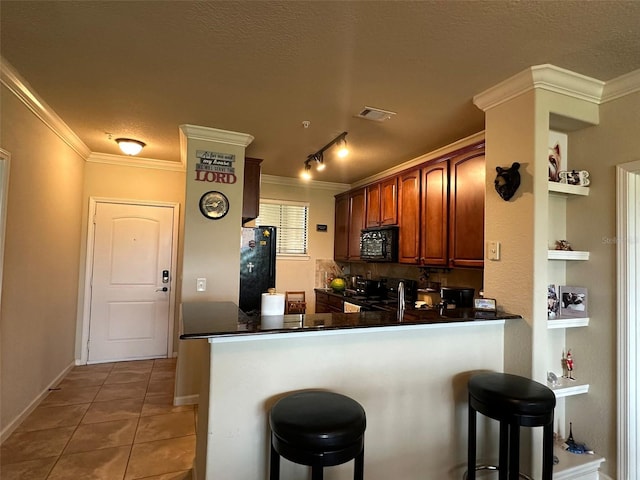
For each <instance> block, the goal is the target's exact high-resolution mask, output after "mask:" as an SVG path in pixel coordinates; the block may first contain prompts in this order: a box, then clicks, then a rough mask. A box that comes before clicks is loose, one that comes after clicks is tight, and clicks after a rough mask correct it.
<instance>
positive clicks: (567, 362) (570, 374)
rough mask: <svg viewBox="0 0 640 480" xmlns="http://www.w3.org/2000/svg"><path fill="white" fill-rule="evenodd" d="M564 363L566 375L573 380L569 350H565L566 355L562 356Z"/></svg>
mask: <svg viewBox="0 0 640 480" xmlns="http://www.w3.org/2000/svg"><path fill="white" fill-rule="evenodd" d="M564 364H565V367H566V368H567V376H566V378H568V379H569V380H575V378H573V357H572V356H571V350H567V355H566V357H564Z"/></svg>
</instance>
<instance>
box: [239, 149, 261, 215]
mask: <svg viewBox="0 0 640 480" xmlns="http://www.w3.org/2000/svg"><path fill="white" fill-rule="evenodd" d="M261 163H262V160H261V159H259V158H249V157H247V158H245V159H244V190H243V192H242V224H243V225H244V224H245V223H247V222H248V221H250V220H253V219H255V218H257V217H258V214H259V213H260V174H261V170H262V167H261V165H260V164H261Z"/></svg>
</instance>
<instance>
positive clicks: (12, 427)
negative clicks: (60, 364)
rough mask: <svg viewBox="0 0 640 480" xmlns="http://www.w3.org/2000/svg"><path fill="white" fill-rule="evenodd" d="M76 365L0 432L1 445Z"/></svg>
mask: <svg viewBox="0 0 640 480" xmlns="http://www.w3.org/2000/svg"><path fill="white" fill-rule="evenodd" d="M75 365H76V362H75V361H73V362H71V363H70V364H69V365H68V366H67V367H66V368H65V369H64V370H63V371H62V372H61V373H60V374H59V375H58V376H57V377H56V378H55V379H54V380H53V381H52V382H51V383H50V384H49V385H47V386H46V387H45V389H44V390H43V391H42V392H40V394H39V395H38V396H37V397H36V398H34V399H33V401H32V402H31V403H30V404H29V405H27V408H25V409H24V410H23V411H22V412H21V413H20V414H19V415H18V416H17V417H16V418H14V419H13V420H12V421H11V422H9V424H8V425H7V426H6V427H5V428H4V429H3V430H2V432H0V443H4V441H5V440H6V439H7V438H9V437H10V436H11V434H12V433H13V432H14V431H15V430H16V428H18V427H19V426H20V424H21V423H22V422H24V421H25V419H26V418H27V417H28V416H29V415H30V414H31V412H33V411H34V410H35V409H36V408H37V407H38V405H40V402H42V400H44V397H46V396H47V395H48V394H49V389H50V388H52V387H55V386H56V385H57V384H58V383H59V382H60V381H61V380H62V379H63V378H64V377H66V376H67V373H69V371H71V369H72V368H73V367H75Z"/></svg>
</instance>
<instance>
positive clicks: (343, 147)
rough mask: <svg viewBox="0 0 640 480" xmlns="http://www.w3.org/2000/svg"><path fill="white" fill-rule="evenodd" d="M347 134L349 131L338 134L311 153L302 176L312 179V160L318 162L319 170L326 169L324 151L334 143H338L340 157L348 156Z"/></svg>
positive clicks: (317, 167) (305, 162) (317, 168)
mask: <svg viewBox="0 0 640 480" xmlns="http://www.w3.org/2000/svg"><path fill="white" fill-rule="evenodd" d="M346 136H347V132H342V133H341V134H340V135H338V136H337V137H336V138H334V139H333V140H331V141H330V142H329V143H327V144H326V145H325V146H324V147H322V148H321V149H320V150H318V151H317V152H316V153H312V154H311V155H309V156H308V157H307V159H306V160H305V161H304V170H303V171H302V173H301V174H300V176H301V177H302V178H304V179H305V180H310V179H311V163H312V162H313V163H315V164H316V170H318V171H319V172H321V171H322V170H324V169H325V168H326V164H325V163H324V152H325V151H326V150H327V149H329V148H330V147H331V146H333V145H338V148H339V150H338V152H337V153H338V156H339V157H341V158H343V157H346V156H347V155H348V154H349V150H348V149H347V140H346V138H345V137H346Z"/></svg>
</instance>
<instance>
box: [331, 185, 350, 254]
mask: <svg viewBox="0 0 640 480" xmlns="http://www.w3.org/2000/svg"><path fill="white" fill-rule="evenodd" d="M334 229H335V233H334V237H333V258H334V260H349V194H348V193H343V194H342V195H336V205H335V225H334Z"/></svg>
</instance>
